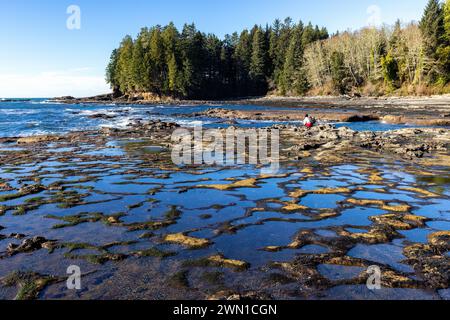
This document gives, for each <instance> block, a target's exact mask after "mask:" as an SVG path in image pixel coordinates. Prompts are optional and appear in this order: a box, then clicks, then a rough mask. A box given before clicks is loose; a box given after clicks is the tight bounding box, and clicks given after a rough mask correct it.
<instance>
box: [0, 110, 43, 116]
mask: <svg viewBox="0 0 450 320" xmlns="http://www.w3.org/2000/svg"><path fill="white" fill-rule="evenodd" d="M39 112H41V111H40V110H36V109H0V114H4V115H24V114H37V113H39Z"/></svg>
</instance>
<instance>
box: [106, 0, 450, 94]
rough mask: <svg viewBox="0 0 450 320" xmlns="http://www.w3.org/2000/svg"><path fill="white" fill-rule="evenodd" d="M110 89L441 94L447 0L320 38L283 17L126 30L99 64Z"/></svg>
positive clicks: (449, 46) (321, 32)
mask: <svg viewBox="0 0 450 320" xmlns="http://www.w3.org/2000/svg"><path fill="white" fill-rule="evenodd" d="M106 77H107V81H108V83H109V84H110V85H111V88H112V89H113V91H114V92H115V94H116V95H128V96H132V95H136V94H141V95H144V96H145V95H147V96H150V97H155V96H157V97H171V98H180V99H225V98H238V97H247V96H261V95H266V94H268V93H270V94H276V95H283V96H284V95H291V96H301V95H307V94H310V95H328V94H329V95H331V94H363V95H371V96H377V95H385V94H399V95H414V94H431V93H448V92H450V85H449V82H450V0H446V1H445V2H440V1H439V0H429V3H428V5H427V7H426V8H425V11H424V14H423V17H422V19H421V21H419V22H417V23H416V22H411V23H408V24H402V23H401V22H400V21H398V22H397V23H396V24H395V25H394V26H386V25H385V26H383V27H379V28H376V27H366V28H363V29H361V30H358V31H346V32H337V33H336V34H333V35H331V36H330V35H329V33H328V31H327V29H326V28H324V27H319V26H314V25H313V24H311V23H309V24H304V23H303V22H301V21H300V22H294V21H292V19H290V18H287V19H285V20H284V21H280V20H276V21H275V22H274V23H273V24H272V25H271V26H269V25H267V26H265V27H262V26H254V27H253V28H252V29H251V30H244V31H242V32H241V33H233V34H232V35H226V36H225V37H224V39H219V38H218V37H217V36H215V35H213V34H205V33H202V32H201V31H199V30H197V29H196V27H195V25H194V24H190V25H185V26H184V27H183V29H182V30H181V31H179V30H177V28H176V27H175V26H174V24H172V23H171V24H169V25H167V26H165V27H162V26H155V27H151V28H143V29H142V30H141V32H140V33H139V34H138V36H137V37H136V38H135V39H133V38H132V37H131V36H126V37H125V38H124V39H123V40H122V42H121V43H120V46H119V48H117V49H115V50H114V51H113V52H112V54H111V59H110V62H109V64H108V67H107V70H106Z"/></svg>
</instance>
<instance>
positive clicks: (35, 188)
mask: <svg viewBox="0 0 450 320" xmlns="http://www.w3.org/2000/svg"><path fill="white" fill-rule="evenodd" d="M43 190H45V186H43V185H41V184H33V185H25V186H23V187H22V188H20V189H19V193H20V194H22V195H29V194H36V193H39V192H41V191H43Z"/></svg>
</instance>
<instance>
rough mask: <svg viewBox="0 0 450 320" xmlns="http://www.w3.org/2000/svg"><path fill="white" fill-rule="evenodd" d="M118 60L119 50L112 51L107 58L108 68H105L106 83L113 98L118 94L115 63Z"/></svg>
mask: <svg viewBox="0 0 450 320" xmlns="http://www.w3.org/2000/svg"><path fill="white" fill-rule="evenodd" d="M118 59H119V50H118V49H114V50H113V52H112V53H111V57H110V58H109V63H108V66H107V67H106V82H107V83H108V84H109V85H110V87H111V89H112V90H113V94H114V95H115V96H117V95H120V93H119V91H120V90H119V81H118V79H117V63H118Z"/></svg>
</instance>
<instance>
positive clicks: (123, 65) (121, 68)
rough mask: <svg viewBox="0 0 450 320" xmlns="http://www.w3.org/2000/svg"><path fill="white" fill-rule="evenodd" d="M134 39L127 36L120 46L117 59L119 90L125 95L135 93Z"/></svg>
mask: <svg viewBox="0 0 450 320" xmlns="http://www.w3.org/2000/svg"><path fill="white" fill-rule="evenodd" d="M132 60H133V39H132V38H131V36H126V37H125V38H124V39H123V40H122V43H121V45H120V49H119V52H118V59H117V69H116V72H117V74H116V79H117V83H118V84H119V89H120V91H121V92H123V93H127V94H129V93H132V92H133V78H134V77H133V70H132Z"/></svg>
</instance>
